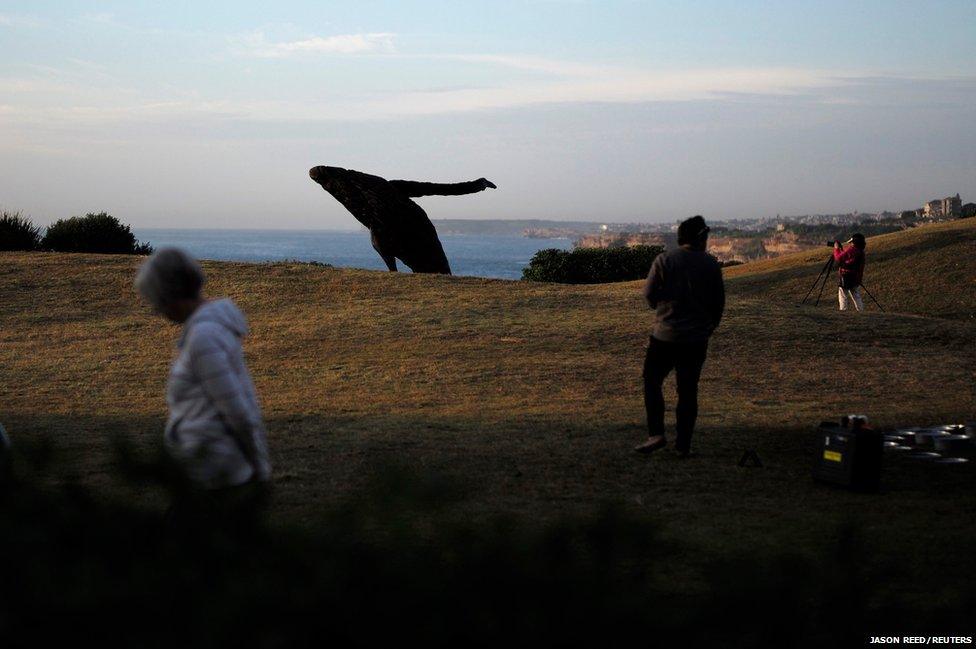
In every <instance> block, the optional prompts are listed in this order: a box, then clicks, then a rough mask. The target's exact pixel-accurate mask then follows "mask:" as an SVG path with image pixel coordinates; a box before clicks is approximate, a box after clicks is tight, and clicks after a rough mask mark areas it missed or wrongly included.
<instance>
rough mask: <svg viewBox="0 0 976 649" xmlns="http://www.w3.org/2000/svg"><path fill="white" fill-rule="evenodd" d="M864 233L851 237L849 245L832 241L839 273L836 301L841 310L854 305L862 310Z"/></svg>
mask: <svg viewBox="0 0 976 649" xmlns="http://www.w3.org/2000/svg"><path fill="white" fill-rule="evenodd" d="M865 245H866V243H865V241H864V235H863V234H861V233H860V232H858V233H855V234H854V236H852V237H851V245H850V246H849V247H847V248H844V247H843V246H842V245H841V244H840V242H839V241H835V242H834V262H835V263H836V264H837V269H838V272H839V273H840V285H839V286H838V288H837V301H838V303H839V305H840V310H841V311H847V310H848V309H850V308H851V305H852V304H853V305H854V308H855V309H857V310H858V311H863V310H864V302H863V301H861V280H862V279H863V278H864V247H865Z"/></svg>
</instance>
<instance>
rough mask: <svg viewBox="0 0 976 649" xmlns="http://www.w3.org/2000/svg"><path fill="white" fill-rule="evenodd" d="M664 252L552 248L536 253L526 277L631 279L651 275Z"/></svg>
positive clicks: (596, 280)
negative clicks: (655, 262) (650, 271)
mask: <svg viewBox="0 0 976 649" xmlns="http://www.w3.org/2000/svg"><path fill="white" fill-rule="evenodd" d="M662 252H664V249H663V248H661V247H660V246H629V247H620V248H576V249H575V250H572V251H569V252H567V251H565V250H557V249H555V248H548V249H546V250H540V251H539V252H537V253H535V256H534V257H532V260H531V261H530V262H529V265H528V267H527V268H525V269H523V270H522V279H528V280H532V281H535V282H558V283H560V284H601V283H604V282H627V281H630V280H635V279H642V278H644V277H646V276H647V272H648V271H649V270H650V268H651V262H653V261H654V258H655V257H657V256H658V255H659V254H661V253H662Z"/></svg>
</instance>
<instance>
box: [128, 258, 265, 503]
mask: <svg viewBox="0 0 976 649" xmlns="http://www.w3.org/2000/svg"><path fill="white" fill-rule="evenodd" d="M204 281H205V278H204V275H203V270H202V269H201V268H200V264H198V263H197V261H196V260H195V259H193V258H192V257H191V256H189V255H188V254H186V253H185V252H183V251H182V250H179V249H176V248H163V249H161V250H159V251H157V252H156V253H155V254H153V255H152V256H151V257H150V258H149V259H148V260H147V261H146V262H145V263H144V264H143V265H142V267H141V268H140V269H139V272H138V274H137V276H136V280H135V284H136V288H137V290H138V291H139V293H140V294H141V295H142V296H143V298H145V299H146V301H147V302H149V303H150V304H151V305H152V306H153V308H154V309H155V311H156V312H157V313H159V314H161V315H163V316H165V317H166V318H168V319H169V320H172V321H173V322H176V323H178V324H182V325H183V332H182V335H181V336H180V339H179V342H178V343H177V350H178V351H177V355H176V359H175V360H174V361H173V364H172V366H171V368H170V373H169V383H168V385H167V390H166V401H167V404H168V405H169V418H168V420H167V422H166V430H165V433H164V437H163V441H164V446H165V448H166V450H167V452H168V453H169V455H170V456H171V457H172V458H173V459H174V460H176V462H177V463H178V464H179V466H180V467H182V469H183V470H184V472H185V474H186V476H187V477H188V478H189V479H190V481H191V482H192V483H193V484H195V485H197V486H198V487H202V488H204V489H222V488H226V487H236V486H239V485H243V484H246V483H249V482H262V481H267V480H268V479H269V478H270V477H271V463H270V461H269V459H268V449H267V444H266V441H265V429H264V423H263V421H262V418H261V410H260V407H259V405H258V400H257V394H256V392H255V389H254V383H253V382H252V381H251V376H250V374H249V373H248V371H247V367H246V366H245V364H244V353H243V350H242V347H241V339H242V338H243V337H244V336H245V335H246V334H247V332H248V328H247V322H246V321H245V319H244V314H242V313H241V311H240V309H238V308H237V306H235V305H234V303H233V302H232V301H231V300H229V299H220V300H207V299H205V298H204V296H203V293H202V288H203V283H204Z"/></svg>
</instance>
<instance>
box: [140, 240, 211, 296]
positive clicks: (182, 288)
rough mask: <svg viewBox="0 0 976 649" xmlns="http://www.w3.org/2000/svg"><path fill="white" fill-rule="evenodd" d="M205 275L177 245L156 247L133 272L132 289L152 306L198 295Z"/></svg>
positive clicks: (193, 260) (195, 262)
mask: <svg viewBox="0 0 976 649" xmlns="http://www.w3.org/2000/svg"><path fill="white" fill-rule="evenodd" d="M205 281H206V278H205V277H204V275H203V269H202V268H200V264H199V262H197V260H196V259H194V258H193V257H191V256H190V255H188V254H187V253H185V252H184V251H182V250H180V249H179V248H160V249H159V250H157V251H156V252H154V253H153V255H152V256H151V257H150V258H149V259H147V260H146V262H145V263H144V264H143V265H142V266H141V267H140V268H139V272H138V273H136V280H135V285H136V290H137V291H139V294H140V295H142V297H143V298H145V299H146V301H147V302H149V303H150V304H152V305H153V306H154V307H157V308H161V307H164V306H165V305H167V304H172V303H173V302H175V301H177V300H181V299H192V298H195V297H198V296H199V295H200V289H201V288H203V283H204V282H205Z"/></svg>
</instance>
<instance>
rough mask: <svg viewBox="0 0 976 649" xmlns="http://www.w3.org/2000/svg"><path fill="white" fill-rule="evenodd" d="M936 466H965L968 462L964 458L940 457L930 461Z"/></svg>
mask: <svg viewBox="0 0 976 649" xmlns="http://www.w3.org/2000/svg"><path fill="white" fill-rule="evenodd" d="M932 461H933V462H934V463H936V464H965V463H966V462H969V460H967V459H966V458H964V457H940V458H935V459H933V460H932Z"/></svg>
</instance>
